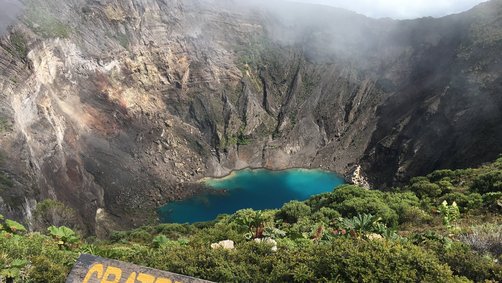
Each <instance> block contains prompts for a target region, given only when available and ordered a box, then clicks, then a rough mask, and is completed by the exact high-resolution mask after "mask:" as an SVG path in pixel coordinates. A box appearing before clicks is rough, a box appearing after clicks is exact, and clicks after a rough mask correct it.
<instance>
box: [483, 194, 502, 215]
mask: <svg viewBox="0 0 502 283" xmlns="http://www.w3.org/2000/svg"><path fill="white" fill-rule="evenodd" d="M483 206H484V207H486V208H488V209H490V210H491V211H494V212H502V192H496V193H487V194H485V195H483Z"/></svg>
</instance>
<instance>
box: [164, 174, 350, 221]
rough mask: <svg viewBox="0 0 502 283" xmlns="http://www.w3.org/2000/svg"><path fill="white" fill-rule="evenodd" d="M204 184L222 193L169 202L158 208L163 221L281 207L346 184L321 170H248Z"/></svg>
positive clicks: (198, 219)
mask: <svg viewBox="0 0 502 283" xmlns="http://www.w3.org/2000/svg"><path fill="white" fill-rule="evenodd" d="M204 183H205V184H206V185H208V186H210V187H212V188H214V189H217V190H221V193H207V194H203V195H198V196H195V197H192V198H189V199H187V200H183V201H179V202H172V203H168V204H167V205H165V206H163V207H162V208H160V209H159V214H160V218H161V221H162V222H165V223H193V222H200V221H209V220H213V219H215V218H216V216H218V215H219V214H223V213H234V212H235V211H237V210H239V209H243V208H253V209H257V210H259V209H271V208H279V207H281V206H282V205H283V204H284V203H286V202H288V201H291V200H305V199H308V198H309V197H310V196H312V195H316V194H320V193H324V192H330V191H332V190H333V188H335V187H336V186H339V185H341V184H343V183H344V180H343V178H341V177H340V176H338V175H337V174H335V173H332V172H326V171H321V170H306V169H291V170H284V171H271V170H265V169H255V170H251V169H246V170H241V171H236V172H234V173H233V174H232V175H230V176H228V177H225V178H220V179H208V180H206V181H204Z"/></svg>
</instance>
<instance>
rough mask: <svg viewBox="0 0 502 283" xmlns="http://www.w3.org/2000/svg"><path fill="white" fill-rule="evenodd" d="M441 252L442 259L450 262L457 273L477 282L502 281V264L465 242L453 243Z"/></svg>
mask: <svg viewBox="0 0 502 283" xmlns="http://www.w3.org/2000/svg"><path fill="white" fill-rule="evenodd" d="M439 254H440V255H439V257H440V258H441V260H442V261H443V262H446V263H448V265H449V266H450V268H451V270H452V271H453V272H454V273H455V274H456V275H461V276H465V277H467V278H469V279H471V280H474V281H475V282H483V281H485V280H492V281H493V282H502V265H500V264H496V263H494V262H493V260H492V259H490V258H486V257H483V256H481V255H479V254H476V253H474V252H473V251H471V250H470V249H469V247H468V246H466V245H464V244H461V243H453V244H452V245H451V247H449V248H448V249H445V250H444V251H443V253H441V252H440V253H439Z"/></svg>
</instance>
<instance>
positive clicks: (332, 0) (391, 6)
mask: <svg viewBox="0 0 502 283" xmlns="http://www.w3.org/2000/svg"><path fill="white" fill-rule="evenodd" d="M0 1H1V0H0ZM290 1H296V2H308V3H318V4H326V5H331V6H335V7H340V8H345V9H348V10H351V11H354V12H357V13H360V14H363V15H366V16H369V17H373V18H384V17H390V18H394V19H414V18H420V17H427V16H432V17H440V16H445V15H449V14H455V13H459V12H463V11H466V10H469V9H470V8H472V7H474V6H476V5H477V4H479V3H481V2H486V0H290Z"/></svg>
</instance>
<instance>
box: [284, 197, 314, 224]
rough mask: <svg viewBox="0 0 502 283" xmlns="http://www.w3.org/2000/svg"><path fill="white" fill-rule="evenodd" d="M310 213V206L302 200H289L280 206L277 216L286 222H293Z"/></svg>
mask: <svg viewBox="0 0 502 283" xmlns="http://www.w3.org/2000/svg"><path fill="white" fill-rule="evenodd" d="M310 213H311V209H310V206H308V205H306V204H305V203H303V202H299V201H291V202H288V203H286V204H285V205H283V206H282V208H281V209H280V210H279V213H278V217H279V218H280V219H283V220H284V221H286V222H288V223H294V222H296V221H298V219H300V218H301V217H305V216H309V215H310Z"/></svg>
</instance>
